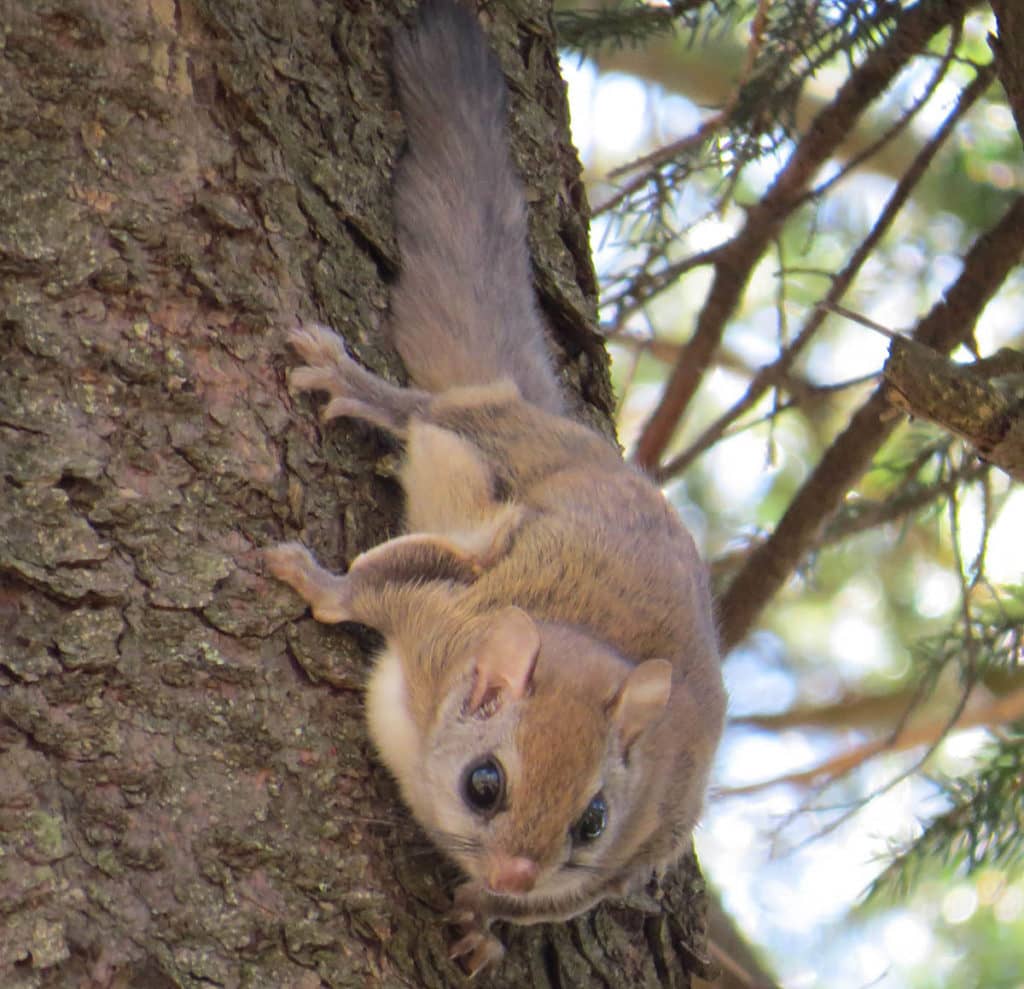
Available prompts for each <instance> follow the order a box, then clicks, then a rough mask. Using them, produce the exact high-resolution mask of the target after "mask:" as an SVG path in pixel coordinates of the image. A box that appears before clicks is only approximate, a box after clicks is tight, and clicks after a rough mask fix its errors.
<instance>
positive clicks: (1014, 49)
mask: <svg viewBox="0 0 1024 989" xmlns="http://www.w3.org/2000/svg"><path fill="white" fill-rule="evenodd" d="M992 9H993V10H994V11H995V15H996V24H997V25H998V26H999V36H998V38H996V39H995V43H994V45H993V47H994V49H995V53H996V69H997V71H998V73H999V81H1000V82H1001V83H1002V84H1003V89H1005V90H1006V98H1007V100H1008V101H1009V103H1010V109H1011V110H1012V111H1013V119H1014V120H1015V121H1016V123H1017V133H1018V134H1019V135H1020V136H1021V140H1022V141H1024V7H1021V4H1020V0H992Z"/></svg>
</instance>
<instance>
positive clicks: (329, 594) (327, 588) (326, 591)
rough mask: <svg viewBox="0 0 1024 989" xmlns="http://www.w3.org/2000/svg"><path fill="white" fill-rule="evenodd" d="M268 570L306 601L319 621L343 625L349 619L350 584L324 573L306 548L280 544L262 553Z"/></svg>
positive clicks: (329, 573)
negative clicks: (341, 623)
mask: <svg viewBox="0 0 1024 989" xmlns="http://www.w3.org/2000/svg"><path fill="white" fill-rule="evenodd" d="M263 559H264V560H265V561H266V564H267V569H268V570H269V571H270V572H271V573H272V574H273V575H274V576H275V577H276V578H277V579H278V580H281V581H284V583H286V584H288V585H289V586H290V587H292V588H293V589H294V590H295V591H297V592H298V594H299V596H300V597H301V598H302V599H303V600H304V601H306V603H307V604H308V605H309V606H310V608H311V609H312V611H313V617H314V618H315V619H316V620H317V621H320V622H327V623H329V624H330V623H333V622H345V621H349V620H350V619H351V617H352V614H351V610H350V599H351V593H350V585H349V582H348V580H347V578H345V577H339V576H337V575H336V574H333V573H331V572H330V571H329V570H325V569H324V568H323V567H322V566H320V564H319V563H317V562H316V560H314V559H313V554H312V553H310V551H309V550H308V549H306V547H305V546H303V545H301V544H300V543H281V545H280V546H274V547H272V548H271V549H265V550H264V551H263Z"/></svg>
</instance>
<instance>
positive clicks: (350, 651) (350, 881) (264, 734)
mask: <svg viewBox="0 0 1024 989" xmlns="http://www.w3.org/2000/svg"><path fill="white" fill-rule="evenodd" d="M408 6H409V5H407V4H401V5H395V4H392V3H389V2H384V0H380V2H373V0H346V2H336V3H327V2H319V3H318V2H312V0H307V2H302V0H299V2H296V3H281V2H280V0H246V2H242V0H236V2H231V0H180V2H174V0H149V2H146V3H143V2H136V3H109V4H108V3H94V2H91V0H5V2H4V3H3V5H2V16H0V30H2V35H0V120H2V121H3V140H2V141H0V279H2V281H0V483H2V486H3V490H2V493H0V985H3V986H4V987H5V989H6V987H10V989H16V987H17V989H21V987H29V986H32V987H37V986H38V987H44V986H47V987H48V986H54V987H56V986H61V987H63V986H71V985H76V986H78V985H89V986H94V987H102V986H118V987H140V989H141V987H146V989H159V987H162V986H183V987H198V986H211V985H216V986H246V987H256V986H265V987H274V989H280V987H315V986H320V985H326V986H368V985H384V986H391V985H395V986H398V985H406V986H421V985H422V986H432V985H445V984H451V983H455V982H457V981H458V974H457V970H456V969H454V968H453V966H452V965H451V964H450V963H449V962H448V960H447V957H446V943H447V942H446V937H445V931H444V930H443V928H442V925H441V924H440V922H439V912H440V911H443V910H444V908H445V907H446V905H447V902H448V900H447V896H448V888H449V884H450V883H451V880H452V879H453V878H454V876H453V874H452V871H451V869H450V868H449V867H447V866H445V865H444V864H443V863H442V862H441V861H440V859H439V858H438V856H436V855H435V854H434V853H433V852H432V851H431V849H430V846H429V845H428V844H427V842H426V839H425V838H424V837H423V836H422V834H421V833H420V832H419V831H418V829H417V828H416V826H415V825H414V823H413V822H411V821H410V820H409V818H408V815H407V814H406V813H405V812H404V811H403V810H402V808H401V806H400V804H399V802H398V799H397V795H396V790H395V787H394V785H393V784H392V782H391V781H390V779H389V778H388V776H387V774H386V773H385V772H384V770H383V769H382V768H381V767H380V766H379V765H377V764H376V763H375V761H374V760H373V758H372V754H371V752H370V750H369V746H368V742H367V738H366V735H365V732H364V727H363V721H362V709H361V683H362V679H363V675H364V672H365V669H366V663H367V650H368V649H369V648H370V647H371V646H372V642H373V639H372V635H371V634H370V633H368V632H361V631H360V630H359V629H357V628H355V627H344V628H340V629H334V628H331V629H328V628H325V627H323V626H319V625H317V624H315V623H314V622H313V621H312V620H311V619H309V618H308V617H303V615H302V611H301V609H300V607H299V606H298V603H297V599H296V598H295V597H294V595H292V594H291V593H290V592H289V591H288V590H286V589H285V588H283V587H281V586H279V585H277V584H276V583H274V582H273V581H272V580H269V579H268V578H267V576H266V575H265V573H264V572H263V570H262V567H261V564H260V561H259V552H260V550H261V548H263V547H265V546H268V545H271V544H273V543H275V542H278V541H280V540H281V539H284V538H301V539H302V540H303V541H304V542H306V543H307V544H308V545H310V546H312V547H313V548H315V550H316V552H317V554H318V555H319V557H320V558H321V559H322V560H323V561H324V562H325V564H326V565H329V566H333V567H335V568H337V569H342V568H343V567H344V566H345V564H346V563H347V561H349V560H351V558H352V557H353V556H354V555H355V554H356V553H358V552H360V551H361V550H364V549H366V548H368V547H369V546H372V545H373V544H375V543H376V542H378V541H379V540H380V539H381V538H383V537H384V536H385V535H386V534H387V533H390V532H393V531H394V530H395V528H396V526H397V525H398V520H399V516H400V511H401V497H400V492H399V490H398V488H397V485H396V483H395V481H394V467H395V461H396V450H395V449H394V447H392V446H389V445H388V443H387V441H386V440H385V439H384V438H383V437H382V436H380V435H379V434H377V433H375V432H373V431H372V430H370V429H368V428H365V427H362V426H359V425H358V424H354V423H345V424H335V425H333V426H332V427H331V428H330V429H329V430H327V431H326V432H325V434H324V435H321V434H320V432H319V431H318V428H317V424H316V416H315V411H314V408H313V406H312V405H311V404H310V403H308V402H306V401H305V400H302V401H294V400H293V399H292V398H290V397H289V395H288V394H287V391H286V389H285V384H284V372H285V368H286V366H287V365H288V363H289V360H290V358H289V355H288V354H287V352H286V349H285V346H284V344H283V339H284V332H285V330H286V329H287V328H288V327H289V326H290V325H291V324H292V323H293V321H294V320H295V318H296V317H297V316H298V315H300V314H301V315H302V316H304V317H307V318H316V319H320V320H322V321H324V322H327V323H330V324H331V325H333V326H335V327H336V328H337V329H338V331H339V332H340V333H342V334H343V335H344V336H345V338H346V340H347V341H348V344H349V346H350V347H351V348H352V349H353V350H354V351H355V352H357V353H358V355H359V356H360V357H361V358H362V359H364V360H365V361H366V362H368V363H369V364H370V365H371V366H372V367H373V368H374V369H376V370H378V371H379V372H381V373H383V374H385V375H387V376H389V377H393V378H396V379H399V380H400V378H401V374H402V370H401V367H400V365H399V363H398V361H397V359H396V358H395V356H394V354H393V353H392V352H391V351H389V349H388V348H387V345H386V342H385V341H384V339H383V337H382V336H381V333H380V329H379V328H380V323H381V317H382V314H383V313H384V311H385V309H386V306H387V299H388V282H389V279H390V278H391V276H392V275H393V274H394V271H395V269H396V265H397V258H396V249H395V243H394V238H393V231H392V226H391V213H390V201H391V196H390V176H391V171H392V166H393V163H394V161H395V157H396V155H397V154H398V152H399V150H400V146H401V140H402V123H401V118H400V117H399V115H398V114H397V112H396V110H395V107H394V102H393V99H392V95H391V88H390V81H389V75H388V52H389V49H390V40H389V39H390V32H391V30H392V28H393V27H394V25H395V23H396V22H397V20H398V19H399V18H400V17H401V16H403V15H404V14H405V13H406V8H407V7H408ZM398 7H401V8H402V9H401V10H399V9H397V8H398ZM510 7H511V8H512V9H508V8H506V7H504V6H503V5H491V8H492V9H491V21H490V22H489V32H490V33H491V35H492V37H493V38H494V39H495V44H496V47H497V48H498V49H499V53H500V57H501V60H502V63H503V65H504V66H505V68H506V71H507V72H508V73H509V76H510V78H511V83H512V91H513V115H514V116H513V125H512V129H513V145H514V157H515V160H516V162H517V164H518V165H519V167H520V169H521V170H522V172H523V175H524V178H525V180H526V184H527V189H528V194H529V199H530V204H531V235H532V247H533V251H534V256H535V261H536V275H537V284H538V289H539V292H540V295H541V299H542V304H543V308H544V311H545V313H546V315H547V316H548V318H549V322H550V325H551V329H552V333H553V335H554V336H555V338H556V339H557V340H558V341H559V343H560V345H561V347H562V352H563V368H562V369H563V373H564V377H565V380H566V382H567V384H568V386H569V387H571V388H573V389H574V390H575V391H576V392H577V393H578V394H579V395H580V397H581V403H580V409H581V411H583V412H585V414H587V415H589V416H590V417H592V419H593V421H594V422H595V423H604V427H605V428H607V413H608V409H609V408H610V399H609V387H608V379H607V369H606V364H605V358H604V355H603V352H602V350H601V347H600V345H599V344H598V343H597V341H596V338H595V337H594V335H593V334H592V332H591V327H592V325H593V311H594V292H595V283H594V277H593V271H592V268H591V265H590V260H589V256H588V253H587V250H588V248H587V238H586V204H585V198H584V195H583V192H582V189H581V186H580V182H579V166H578V163H577V161H576V157H575V154H574V152H573V150H572V148H571V146H570V144H569V138H568V129H567V114H566V106H565V97H564V89H563V85H562V83H561V81H560V80H559V78H558V74H557V62H556V54H555V46H554V40H553V37H552V34H551V29H550V21H549V16H548V11H547V10H546V5H545V4H544V3H543V2H542V0H522V2H521V3H518V4H515V5H510ZM698 887H699V878H698V877H697V875H696V872H695V870H694V868H693V867H692V865H690V866H687V867H685V868H684V869H683V870H682V871H681V873H680V876H679V877H677V879H676V880H675V881H673V882H671V883H669V884H668V885H667V887H666V891H665V893H664V896H663V900H662V904H664V903H665V902H667V903H669V904H671V905H673V906H674V908H675V909H674V910H672V911H671V912H669V911H666V910H665V909H664V908H663V905H662V904H659V903H655V902H653V901H652V903H651V904H650V907H649V909H650V912H648V913H647V914H645V913H643V912H637V911H636V910H629V909H626V908H624V907H621V906H608V907H605V908H603V909H601V910H599V911H597V912H595V913H593V914H591V915H590V916H588V917H586V918H583V919H581V920H580V921H578V922H576V923H574V924H571V925H552V926H547V927H538V928H534V929H529V930H523V931H514V932H509V934H508V941H509V943H510V945H511V951H510V954H509V958H508V960H507V961H506V963H505V964H504V965H503V967H502V968H501V970H500V971H499V972H498V973H497V974H496V975H495V976H494V978H493V980H492V981H491V983H490V984H493V985H499V986H500V985H509V986H512V985H515V986H525V985H563V986H568V985H580V986H583V985H601V984H605V982H606V981H617V982H620V983H621V984H629V985H637V986H641V985H662V984H669V985H686V984H687V983H688V975H687V971H688V970H689V969H690V968H692V967H693V966H694V964H695V959H696V957H697V956H698V955H699V954H700V952H701V948H700V945H701V935H700V909H699V898H698V897H695V895H694V894H695V890H697V889H698Z"/></svg>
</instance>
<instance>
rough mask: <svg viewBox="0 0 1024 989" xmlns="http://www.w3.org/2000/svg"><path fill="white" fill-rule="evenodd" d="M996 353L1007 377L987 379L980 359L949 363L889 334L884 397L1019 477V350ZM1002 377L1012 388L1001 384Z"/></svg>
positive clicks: (1023, 363)
mask: <svg viewBox="0 0 1024 989" xmlns="http://www.w3.org/2000/svg"><path fill="white" fill-rule="evenodd" d="M1000 355H1001V356H1003V357H1004V358H1005V360H1006V361H1007V363H1008V365H1009V366H1008V370H1009V371H1010V374H1011V377H1009V378H1007V377H1005V376H1002V375H997V376H994V377H993V378H992V379H991V380H989V379H988V378H986V376H985V373H984V369H983V368H980V367H979V365H981V364H982V362H981V361H979V362H977V363H975V364H955V363H953V361H949V360H946V359H945V358H944V357H942V356H941V355H940V354H937V353H935V351H934V350H932V349H931V348H929V347H924V346H922V345H921V344H919V343H915V342H914V341H913V340H906V339H902V338H900V337H894V338H893V340H892V343H891V344H890V345H889V359H888V360H887V361H886V362H885V371H884V376H885V384H886V397H887V398H888V399H889V401H890V402H892V404H893V405H896V406H898V407H899V408H901V409H903V410H904V411H905V412H906V413H907V414H908V415H911V416H913V417H914V418H916V419H927V420H928V421H929V422H934V423H936V424H937V425H939V426H942V427H943V429H946V430H948V431H949V432H951V433H955V434H956V435H957V436H960V437H962V438H963V439H965V440H966V441H967V442H968V443H970V444H971V445H972V446H973V447H974V448H975V449H976V450H977V451H978V453H979V454H980V456H981V457H982V458H984V459H985V460H987V461H988V462H989V463H992V464H995V465H996V466H997V467H999V468H1001V469H1002V470H1004V471H1006V473H1007V474H1009V475H1010V477H1012V478H1014V479H1015V480H1017V481H1024V392H1022V391H1021V388H1020V385H1021V384H1022V383H1024V354H1022V353H1020V352H1018V351H1014V350H1002V351H1000V352H999V355H996V356H1000ZM1008 381H1012V382H1015V383H1016V384H1017V388H1016V389H1013V388H1012V387H1004V386H1003V383H1004V382H1008Z"/></svg>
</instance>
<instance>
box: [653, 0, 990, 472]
mask: <svg viewBox="0 0 1024 989" xmlns="http://www.w3.org/2000/svg"><path fill="white" fill-rule="evenodd" d="M970 6H971V4H970V2H969V0H949V2H948V3H943V4H934V3H919V4H917V5H916V6H914V7H911V8H909V9H907V10H905V11H903V12H902V13H901V15H900V17H899V20H898V21H897V23H896V26H895V28H894V29H893V31H892V34H891V35H890V37H889V38H888V39H887V40H886V41H885V42H884V43H883V44H882V45H880V46H879V47H878V48H876V49H874V50H873V51H871V52H870V53H869V54H868V56H867V57H866V58H865V60H864V62H863V63H862V64H861V65H860V66H858V67H857V68H856V69H855V70H854V71H853V72H852V73H851V75H850V76H849V77H848V78H847V80H846V82H845V83H844V84H843V86H842V87H841V88H840V90H839V92H838V93H837V94H836V97H835V99H834V100H833V101H832V103H831V105H830V106H829V107H828V108H827V109H826V110H825V111H824V112H822V113H821V114H819V115H818V117H817V118H816V119H815V121H814V123H813V124H812V125H811V127H810V129H809V130H808V132H807V134H806V135H804V137H803V139H802V140H801V141H800V143H799V144H798V145H797V146H796V148H795V149H794V151H793V154H792V155H791V156H790V159H789V161H788V162H787V164H786V165H785V167H784V168H783V169H782V171H781V172H780V173H779V175H778V177H777V178H776V180H775V182H774V184H773V185H772V187H771V188H770V189H769V190H768V192H767V193H766V194H765V196H764V197H763V198H762V199H761V201H760V202H758V203H757V204H755V205H754V206H752V207H750V209H749V210H748V212H747V218H746V222H745V223H744V225H743V228H742V229H741V230H740V232H739V233H738V234H737V235H736V236H735V237H734V238H733V239H732V240H731V241H729V242H727V243H726V244H724V245H723V246H722V247H721V248H720V250H719V252H718V256H717V260H716V262H715V264H714V276H713V280H712V284H711V288H710V290H709V292H708V296H707V300H706V302H705V304H704V306H703V308H702V310H701V313H700V315H699V317H698V320H697V326H696V329H695V331H694V334H693V337H692V338H691V340H690V342H689V343H688V344H687V346H686V348H685V350H684V352H683V355H682V356H681V357H680V360H679V362H678V363H677V365H676V367H675V369H674V371H673V373H672V375H671V377H670V378H669V381H668V384H667V386H666V388H665V392H664V394H663V396H662V399H661V402H660V403H659V405H658V407H657V409H656V410H655V412H654V414H653V415H652V416H651V418H650V419H649V420H648V422H647V424H646V426H645V427H644V430H643V433H642V435H641V437H640V441H639V443H638V444H637V449H636V452H635V454H634V460H635V461H636V462H637V463H638V464H639V465H640V466H642V467H645V468H647V469H654V468H655V467H656V466H657V463H658V460H659V459H660V458H661V455H662V453H663V452H664V450H665V448H666V447H667V445H668V443H669V441H670V439H671V437H672V434H673V433H674V432H675V429H676V426H677V425H678V423H679V420H680V419H681V417H682V415H683V413H684V412H685V410H686V408H687V406H688V405H689V403H690V400H691V399H692V398H693V395H694V393H695V392H696V390H697V386H698V385H699V383H700V381H701V379H702V378H703V375H704V372H705V370H706V368H707V367H708V365H709V364H710V362H711V357H712V355H713V353H714V351H715V350H716V349H717V347H718V346H719V344H720V342H721V339H722V335H723V333H724V332H725V327H726V324H727V323H728V321H729V319H730V318H731V317H732V315H733V313H734V312H735V310H736V307H737V305H738V304H739V301H740V298H741V296H742V294H743V291H744V289H745V288H746V285H747V282H748V281H749V279H750V276H751V274H752V272H753V269H754V267H755V265H756V264H757V263H758V261H759V260H760V258H761V256H762V255H763V253H764V251H765V250H766V248H767V247H768V245H769V244H771V242H772V241H773V240H774V238H775V237H776V236H777V235H778V232H779V230H780V229H781V226H782V224H783V222H784V221H785V219H786V218H787V217H788V216H789V215H790V213H791V212H792V211H793V209H794V208H796V206H797V205H798V204H799V202H800V200H801V199H802V197H803V195H804V193H805V192H806V191H807V189H808V188H809V185H810V183H811V181H812V180H813V178H814V176H815V175H816V174H817V172H818V170H819V169H820V168H821V167H822V165H823V164H824V163H825V162H826V161H827V160H828V158H829V157H830V156H831V155H832V154H833V153H834V152H835V150H836V148H837V147H838V146H839V145H840V143H841V142H842V140H843V139H844V137H845V135H846V133H847V132H848V131H849V130H850V129H852V128H853V126H854V125H855V123H856V121H857V119H858V118H859V117H860V115H861V114H862V113H863V112H864V111H865V110H866V108H867V107H868V106H869V105H870V104H871V103H872V102H873V101H874V100H875V99H876V98H877V97H878V96H879V95H881V93H882V92H884V91H885V89H886V88H887V87H888V86H889V85H890V83H891V82H892V80H893V79H894V78H895V77H896V75H897V74H898V73H899V72H900V71H901V70H902V69H903V68H904V66H905V65H906V64H907V63H908V62H909V61H910V60H911V58H913V57H914V55H915V54H917V53H918V52H920V51H921V50H923V48H924V47H925V45H926V44H927V42H928V40H929V39H930V38H931V37H933V36H934V35H935V34H936V33H937V32H939V31H941V30H942V29H943V28H945V27H947V26H949V25H950V24H951V23H958V22H959V21H960V20H961V19H962V18H963V16H964V14H965V13H966V11H967V9H968V8H969V7H970Z"/></svg>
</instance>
